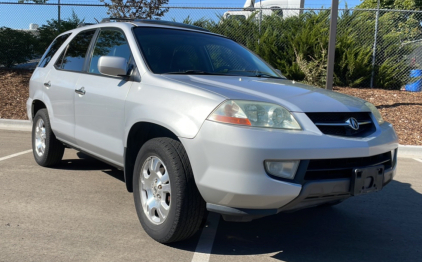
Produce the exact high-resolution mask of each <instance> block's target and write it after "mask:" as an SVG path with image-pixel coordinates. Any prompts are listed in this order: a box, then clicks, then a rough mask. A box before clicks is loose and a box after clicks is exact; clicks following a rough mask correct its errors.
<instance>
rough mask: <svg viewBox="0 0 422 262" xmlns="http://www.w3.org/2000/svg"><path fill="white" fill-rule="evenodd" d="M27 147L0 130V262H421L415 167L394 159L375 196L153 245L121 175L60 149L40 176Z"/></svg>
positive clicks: (421, 162)
mask: <svg viewBox="0 0 422 262" xmlns="http://www.w3.org/2000/svg"><path fill="white" fill-rule="evenodd" d="M29 149H31V137H30V133H29V132H20V131H7V130H0V261H1V262H3V261H4V262H13V261H213V262H217V261H254V262H256V261H288V262H302V261H324V262H326V261H328V262H329V261H387V262H388V261H395V262H397V261H400V262H402V261H412V262H413V261H422V159H418V158H399V161H398V173H397V175H396V177H395V179H394V181H393V182H391V183H390V184H389V185H387V186H386V187H385V188H384V189H383V190H382V191H380V192H378V193H373V194H369V195H365V196H358V197H354V198H350V199H349V200H347V201H345V202H344V203H342V204H340V205H337V206H335V207H331V208H312V209H307V210H302V211H298V212H294V213H287V214H286V213H284V214H278V215H276V216H271V217H267V218H262V219H259V220H255V221H253V222H250V223H231V222H225V221H224V220H222V219H220V218H219V217H218V216H217V217H216V219H214V220H212V219H211V220H210V222H209V223H208V225H207V227H205V228H204V231H203V232H198V234H196V235H195V236H194V237H193V238H192V239H190V240H188V241H185V242H182V243H176V244H172V245H162V244H159V243H157V242H155V241H153V240H152V239H151V238H149V237H148V235H147V234H146V233H145V232H144V231H143V229H142V227H141V225H140V223H139V221H138V218H137V216H136V212H135V207H134V204H133V196H132V194H130V193H128V192H127V191H126V188H125V184H124V182H123V172H122V171H119V170H116V169H115V168H113V167H111V166H108V165H107V164H104V163H102V162H100V161H97V160H95V159H92V158H90V157H87V156H86V155H84V154H81V153H79V152H77V151H75V150H70V149H66V152H65V156H64V159H63V161H62V164H61V165H60V166H58V167H56V168H43V167H40V166H38V165H37V164H36V163H35V161H34V159H33V155H32V153H31V152H29V153H28V152H26V153H25V151H27V150H29ZM21 152H24V153H22V154H21V155H15V154H17V153H21ZM214 218H215V217H214ZM212 228H214V229H215V230H216V231H215V237H214V234H208V233H209V232H208V231H207V230H210V229H212ZM204 235H205V236H206V237H205V238H204ZM210 236H212V239H213V240H214V241H212V239H211V241H210V239H209V237H210ZM204 239H206V240H207V241H204ZM198 243H200V244H199V245H198ZM201 243H202V244H204V243H205V244H204V245H211V244H212V243H213V245H212V246H208V248H204V246H202V247H201V248H199V247H200V246H201V245H202V244H201ZM203 250H210V251H211V252H210V254H209V255H208V254H205V255H204V254H201V251H203ZM195 252H196V253H195ZM198 254H199V255H198Z"/></svg>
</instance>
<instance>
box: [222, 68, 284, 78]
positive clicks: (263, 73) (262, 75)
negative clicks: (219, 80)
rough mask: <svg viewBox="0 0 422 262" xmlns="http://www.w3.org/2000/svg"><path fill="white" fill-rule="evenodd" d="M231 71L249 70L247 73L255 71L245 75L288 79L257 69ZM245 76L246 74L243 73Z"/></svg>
mask: <svg viewBox="0 0 422 262" xmlns="http://www.w3.org/2000/svg"><path fill="white" fill-rule="evenodd" d="M230 72H247V73H254V74H253V75H246V76H245V77H265V78H276V79H286V78H285V77H280V76H273V75H270V74H269V73H266V72H261V71H255V70H230V71H229V72H228V73H230ZM242 76H244V75H242Z"/></svg>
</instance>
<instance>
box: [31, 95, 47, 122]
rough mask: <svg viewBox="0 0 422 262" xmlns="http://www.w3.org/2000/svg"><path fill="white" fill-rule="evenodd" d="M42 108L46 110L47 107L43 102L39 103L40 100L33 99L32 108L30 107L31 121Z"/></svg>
mask: <svg viewBox="0 0 422 262" xmlns="http://www.w3.org/2000/svg"><path fill="white" fill-rule="evenodd" d="M43 108H46V109H47V105H46V104H45V103H44V102H43V101H41V100H40V99H34V100H33V101H32V107H31V117H32V119H34V117H35V115H36V114H37V112H38V111H39V110H40V109H43ZM47 110H48V109H47Z"/></svg>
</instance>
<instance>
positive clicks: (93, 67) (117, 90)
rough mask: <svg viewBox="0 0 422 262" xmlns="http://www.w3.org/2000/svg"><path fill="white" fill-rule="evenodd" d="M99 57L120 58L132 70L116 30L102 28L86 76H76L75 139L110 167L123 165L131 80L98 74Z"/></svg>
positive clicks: (125, 45) (121, 35) (125, 46)
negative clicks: (110, 165) (82, 92)
mask: <svg viewBox="0 0 422 262" xmlns="http://www.w3.org/2000/svg"><path fill="white" fill-rule="evenodd" d="M101 56H117V57H123V58H125V59H126V61H127V63H128V72H130V71H131V68H133V63H134V62H132V59H131V58H132V54H131V51H130V48H129V45H128V42H127V39H126V37H125V35H124V33H123V31H121V30H120V29H117V28H102V29H101V30H100V32H99V33H98V36H97V39H96V41H95V44H94V45H93V50H92V59H91V61H90V62H89V65H88V69H87V73H86V74H84V75H81V77H79V79H78V81H77V84H76V89H79V90H83V91H84V94H81V92H79V94H75V121H76V125H75V137H76V140H77V144H78V147H80V148H81V149H83V150H85V151H87V152H88V153H91V154H93V155H96V156H99V157H101V158H102V159H104V160H107V161H109V162H111V163H113V164H116V165H119V166H123V148H124V147H123V144H124V143H123V141H122V140H123V137H124V121H125V119H124V116H125V114H124V109H125V108H124V107H125V100H126V96H127V94H128V92H129V89H130V87H131V86H132V83H133V81H132V80H131V79H130V78H127V77H115V76H107V75H102V74H101V73H100V72H99V70H98V60H99V58H100V57H101Z"/></svg>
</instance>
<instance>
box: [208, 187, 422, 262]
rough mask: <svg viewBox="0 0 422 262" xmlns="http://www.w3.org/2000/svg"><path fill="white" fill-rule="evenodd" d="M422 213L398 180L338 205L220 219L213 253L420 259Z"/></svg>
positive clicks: (292, 259)
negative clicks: (248, 219) (240, 220)
mask: <svg viewBox="0 0 422 262" xmlns="http://www.w3.org/2000/svg"><path fill="white" fill-rule="evenodd" d="M421 210H422V195H421V194H419V193H418V192H416V191H414V190H413V189H412V188H411V186H410V184H406V183H400V182H397V181H393V182H391V183H390V184H389V185H388V186H387V187H386V188H384V189H383V191H380V192H378V193H374V194H371V195H366V196H358V197H354V198H350V199H348V200H347V201H345V202H343V203H342V204H340V205H337V206H334V207H325V208H322V207H317V208H312V209H306V210H302V211H298V212H294V213H280V214H278V215H275V216H271V217H267V218H262V219H258V220H255V221H252V222H251V223H230V222H225V221H223V220H222V219H221V220H220V224H219V228H218V232H217V236H216V239H215V242H214V247H213V251H212V254H221V255H259V254H263V255H266V256H270V257H272V258H275V259H279V260H282V261H289V262H296V261H301V262H303V261H418V260H420V259H422V249H421V248H420V247H421V246H422V212H421ZM418 247H419V248H418ZM418 257H419V259H417V258H418Z"/></svg>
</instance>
